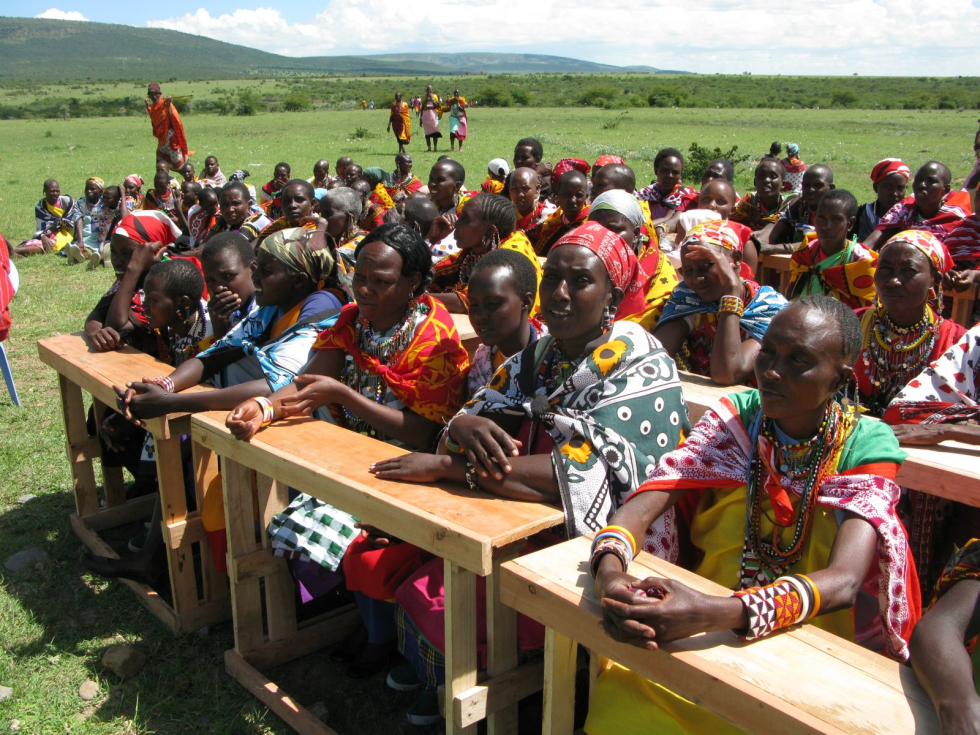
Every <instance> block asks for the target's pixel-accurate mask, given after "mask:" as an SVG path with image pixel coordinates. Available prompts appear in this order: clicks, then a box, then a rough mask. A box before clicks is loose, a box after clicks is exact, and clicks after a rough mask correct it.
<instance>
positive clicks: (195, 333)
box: [167, 301, 208, 367]
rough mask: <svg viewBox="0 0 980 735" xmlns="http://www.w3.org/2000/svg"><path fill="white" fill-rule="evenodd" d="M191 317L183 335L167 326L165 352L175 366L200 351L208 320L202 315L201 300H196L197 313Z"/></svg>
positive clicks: (202, 306) (202, 304) (202, 305)
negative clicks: (191, 320) (187, 329)
mask: <svg viewBox="0 0 980 735" xmlns="http://www.w3.org/2000/svg"><path fill="white" fill-rule="evenodd" d="M191 319H193V320H194V321H193V323H192V324H191V326H190V331H188V333H187V335H186V336H184V337H181V336H178V334H177V333H176V332H175V331H174V330H173V329H172V328H169V327H168V328H167V354H169V355H170V362H171V364H173V365H174V366H175V367H176V366H178V365H180V364H181V363H183V362H185V361H186V360H189V359H191V358H192V357H194V356H195V355H197V353H198V352H200V351H201V341H202V340H203V339H204V338H205V336H206V335H207V331H208V320H207V317H206V316H205V315H204V303H203V302H200V301H199V302H198V304H197V313H196V314H194V316H193V317H191ZM186 322H187V320H185V324H186Z"/></svg>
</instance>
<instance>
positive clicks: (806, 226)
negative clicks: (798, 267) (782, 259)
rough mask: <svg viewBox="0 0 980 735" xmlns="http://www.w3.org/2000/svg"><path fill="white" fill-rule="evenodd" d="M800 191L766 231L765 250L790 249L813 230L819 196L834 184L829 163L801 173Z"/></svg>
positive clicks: (782, 250) (783, 251) (781, 250)
mask: <svg viewBox="0 0 980 735" xmlns="http://www.w3.org/2000/svg"><path fill="white" fill-rule="evenodd" d="M802 186H803V191H802V193H801V194H800V198H799V199H797V200H796V201H795V202H793V203H792V204H791V205H790V206H788V207H787V208H786V209H784V210H783V212H782V214H780V215H779V220H777V222H776V224H775V225H774V226H773V228H772V232H770V233H769V243H768V246H765V245H764V246H763V247H764V250H765V251H766V252H776V253H779V252H782V253H787V252H793V250H795V248H794V247H790V246H792V245H794V244H796V243H801V242H803V238H804V237H806V236H807V235H808V234H810V233H812V232H813V223H814V220H815V219H816V216H817V205H818V204H819V203H820V197H822V196H823V195H824V194H826V193H827V192H828V191H830V190H831V189H833V188H834V172H833V171H831V170H830V167H829V166H825V165H823V164H822V163H818V164H816V165H815V166H811V167H810V168H808V169H807V171H806V173H805V174H803V185H802Z"/></svg>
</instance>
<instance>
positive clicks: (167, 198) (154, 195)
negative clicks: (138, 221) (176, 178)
mask: <svg viewBox="0 0 980 735" xmlns="http://www.w3.org/2000/svg"><path fill="white" fill-rule="evenodd" d="M181 198H182V197H181V193H180V189H177V190H174V189H173V188H172V187H171V186H170V174H168V173H167V172H166V171H157V172H156V175H155V176H154V177H153V188H152V189H150V190H149V191H148V192H146V197H145V198H144V199H143V206H142V207H141V208H142V209H143V210H144V211H154V210H156V211H160V212H163V214H165V215H166V216H167V217H168V218H170V221H171V222H173V223H174V226H175V227H177V229H180V226H181V224H182V221H181V217H180V214H179V210H180V202H181Z"/></svg>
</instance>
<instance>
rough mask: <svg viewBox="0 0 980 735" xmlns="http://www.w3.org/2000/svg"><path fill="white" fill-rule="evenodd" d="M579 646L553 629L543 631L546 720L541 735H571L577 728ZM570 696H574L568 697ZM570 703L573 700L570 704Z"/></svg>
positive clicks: (544, 708)
mask: <svg viewBox="0 0 980 735" xmlns="http://www.w3.org/2000/svg"><path fill="white" fill-rule="evenodd" d="M577 654H578V644H577V643H575V641H573V640H572V639H571V638H566V637H565V636H563V635H562V634H561V633H558V632H556V631H555V630H554V628H545V631H544V702H543V705H542V708H543V710H544V720H543V722H542V726H541V735H571V734H572V730H573V729H574V728H575V671H576V666H575V662H576V658H577ZM569 693H571V697H569V696H568V695H569ZM569 700H571V701H569Z"/></svg>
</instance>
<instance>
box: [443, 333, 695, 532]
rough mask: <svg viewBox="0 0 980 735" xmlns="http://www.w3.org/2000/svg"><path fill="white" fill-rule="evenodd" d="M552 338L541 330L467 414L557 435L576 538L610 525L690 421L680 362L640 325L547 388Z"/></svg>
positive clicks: (565, 501) (568, 520) (568, 522)
mask: <svg viewBox="0 0 980 735" xmlns="http://www.w3.org/2000/svg"><path fill="white" fill-rule="evenodd" d="M551 343H552V338H551V337H550V336H545V337H542V338H541V339H539V340H538V341H537V342H535V343H534V344H532V345H529V346H528V347H527V348H526V349H525V350H524V351H523V352H519V353H518V354H516V355H514V356H513V357H511V358H510V359H509V360H507V362H505V363H504V364H503V365H501V366H500V367H499V368H498V369H497V371H496V372H495V373H494V375H493V377H492V378H491V379H490V383H489V384H488V385H487V386H486V387H485V388H483V389H481V390H480V391H478V392H477V393H476V395H475V396H473V399H472V400H471V401H470V402H469V403H467V404H466V405H465V406H464V407H463V408H462V410H461V411H460V414H463V413H466V414H474V415H487V414H490V413H494V412H499V413H504V414H510V415H520V416H524V417H525V418H526V419H528V420H532V421H540V422H541V423H542V426H543V427H544V428H545V429H546V430H547V432H548V434H549V435H550V436H551V438H552V440H553V441H554V445H555V448H554V450H553V452H552V459H553V462H554V467H555V475H556V476H557V478H558V484H559V487H560V489H561V498H562V506H563V509H564V511H565V528H566V531H567V532H568V535H569V537H574V536H579V535H582V534H585V533H592V532H595V531H597V530H599V529H600V528H602V527H603V526H604V525H606V523H607V521H608V520H609V518H610V517H612V514H613V513H614V512H615V511H616V509H617V508H619V506H620V505H622V503H623V501H624V500H625V499H626V498H627V497H628V496H629V495H630V494H631V493H632V492H633V491H634V490H636V488H637V487H639V485H640V484H642V483H643V482H644V481H645V480H646V478H647V475H648V474H650V473H652V472H653V470H654V468H655V467H656V466H657V462H658V461H659V459H660V457H661V456H662V455H664V454H666V453H667V452H669V451H671V450H672V449H674V448H675V447H676V446H677V445H678V443H679V442H680V441H681V439H682V438H683V437H684V435H685V434H686V433H687V432H688V430H689V429H690V423H689V421H688V416H687V408H686V406H685V404H684V399H683V396H682V394H681V384H680V379H679V378H678V375H677V367H676V365H675V364H674V361H673V360H671V359H670V356H668V355H667V353H666V351H665V350H664V349H663V347H662V346H661V345H660V343H659V342H658V341H657V340H656V339H654V338H653V337H652V336H651V335H650V333H649V332H647V331H646V330H645V329H643V327H641V326H640V325H639V324H636V323H633V322H616V323H615V324H614V325H613V328H612V333H611V335H610V337H609V340H608V341H607V342H605V343H604V344H602V345H600V346H599V347H597V348H596V349H595V350H594V351H593V352H592V353H591V354H590V355H588V356H587V357H586V358H585V359H584V360H582V361H581V362H580V363H579V365H578V367H577V368H576V369H575V371H574V373H573V374H572V376H571V377H570V378H569V379H568V380H566V381H565V382H564V383H562V384H561V385H560V386H559V387H558V388H556V389H555V391H554V392H553V393H552V394H551V395H546V394H545V389H544V387H543V385H542V381H541V380H540V378H539V376H538V373H539V372H540V366H541V362H542V360H543V359H544V357H545V355H546V354H547V353H548V350H549V348H550V346H551ZM460 414H457V415H460Z"/></svg>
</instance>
